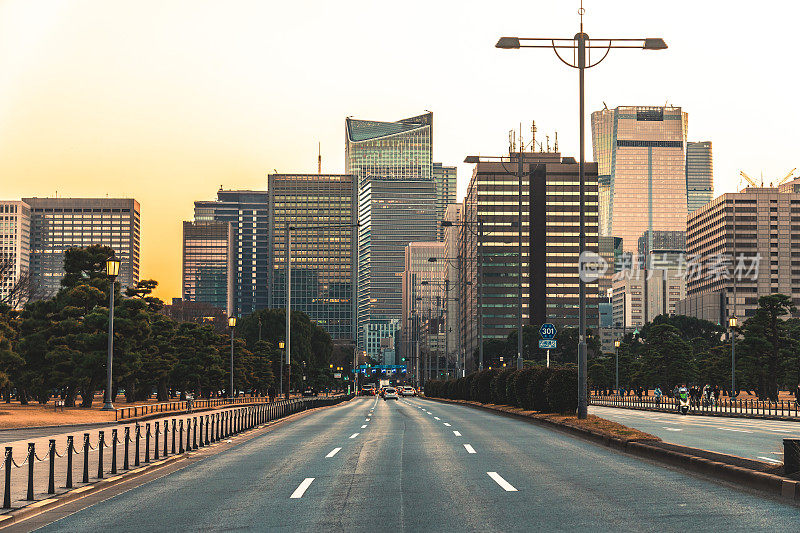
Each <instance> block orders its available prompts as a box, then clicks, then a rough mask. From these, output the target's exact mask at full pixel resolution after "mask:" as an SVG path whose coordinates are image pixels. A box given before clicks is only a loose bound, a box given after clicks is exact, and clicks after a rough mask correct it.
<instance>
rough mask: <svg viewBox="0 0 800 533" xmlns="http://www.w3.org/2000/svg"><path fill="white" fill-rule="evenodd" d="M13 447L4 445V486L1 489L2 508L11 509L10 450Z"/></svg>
mask: <svg viewBox="0 0 800 533" xmlns="http://www.w3.org/2000/svg"><path fill="white" fill-rule="evenodd" d="M12 450H13V448H11V446H6V460H5V469H6V472H5V474H6V475H5V478H6V487H5V489H4V490H3V509H11V461H12V458H11V452H12Z"/></svg>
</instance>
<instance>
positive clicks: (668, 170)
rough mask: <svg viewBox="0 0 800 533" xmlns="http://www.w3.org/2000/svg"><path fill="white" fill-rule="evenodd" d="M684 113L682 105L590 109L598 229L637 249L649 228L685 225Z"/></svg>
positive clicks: (633, 249)
mask: <svg viewBox="0 0 800 533" xmlns="http://www.w3.org/2000/svg"><path fill="white" fill-rule="evenodd" d="M686 133H687V114H686V113H685V112H683V111H682V110H681V108H680V107H672V106H660V107H643V106H637V107H628V106H626V107H617V108H615V109H603V110H602V111H596V112H594V113H592V146H593V149H594V158H595V161H596V162H597V164H598V176H599V177H598V186H599V191H598V196H599V200H600V205H599V213H600V234H601V235H609V236H614V237H621V238H622V247H623V250H624V251H626V252H634V253H635V252H636V251H637V246H638V239H639V236H640V235H642V234H643V233H644V232H645V231H648V230H650V231H651V232H652V231H656V230H677V231H679V230H683V229H685V227H686V215H687V193H686V179H687V178H686Z"/></svg>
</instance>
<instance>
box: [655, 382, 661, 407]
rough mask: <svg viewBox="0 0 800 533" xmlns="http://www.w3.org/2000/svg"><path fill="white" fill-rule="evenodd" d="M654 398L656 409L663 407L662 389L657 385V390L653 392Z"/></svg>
mask: <svg viewBox="0 0 800 533" xmlns="http://www.w3.org/2000/svg"><path fill="white" fill-rule="evenodd" d="M653 396H655V398H656V407H661V387H659V386H658V385H656V389H655V390H654V391H653Z"/></svg>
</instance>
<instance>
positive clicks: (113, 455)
mask: <svg viewBox="0 0 800 533" xmlns="http://www.w3.org/2000/svg"><path fill="white" fill-rule="evenodd" d="M118 442H119V433H118V430H117V429H116V428H114V429H112V430H111V473H112V474H116V473H117V443H118Z"/></svg>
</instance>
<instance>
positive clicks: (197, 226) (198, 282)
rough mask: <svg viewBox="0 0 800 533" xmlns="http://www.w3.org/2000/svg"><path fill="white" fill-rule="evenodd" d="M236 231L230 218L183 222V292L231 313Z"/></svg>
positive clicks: (189, 299) (187, 299)
mask: <svg viewBox="0 0 800 533" xmlns="http://www.w3.org/2000/svg"><path fill="white" fill-rule="evenodd" d="M235 239H236V235H235V232H234V230H233V224H232V223H231V222H220V221H206V222H184V223H183V275H182V291H181V293H182V296H183V301H185V302H202V303H207V304H210V305H212V306H214V307H215V308H217V309H220V310H223V311H225V313H226V316H231V315H232V314H233V293H234V288H235V285H236V284H235V280H236V258H235V256H234V251H235V249H236V241H235Z"/></svg>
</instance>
